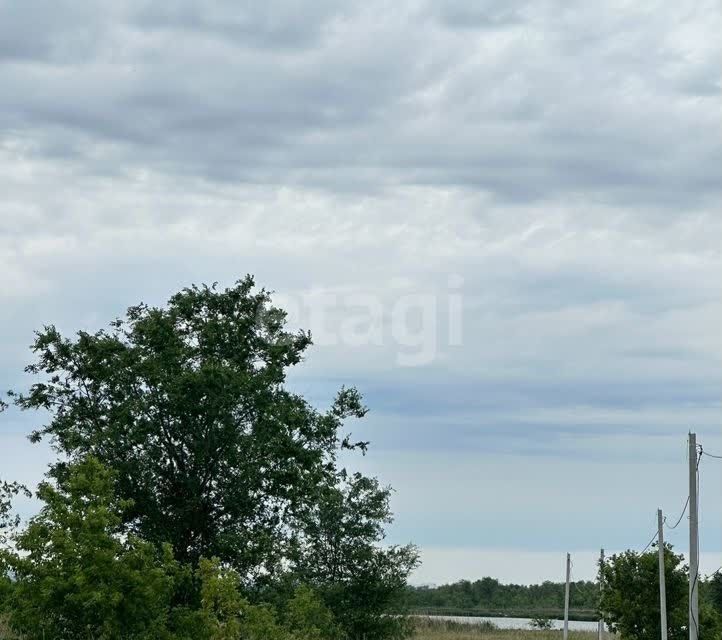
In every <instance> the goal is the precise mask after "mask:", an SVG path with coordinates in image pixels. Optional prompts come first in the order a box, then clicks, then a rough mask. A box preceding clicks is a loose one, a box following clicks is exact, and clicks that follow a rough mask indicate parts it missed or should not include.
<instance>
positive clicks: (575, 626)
mask: <svg viewBox="0 0 722 640" xmlns="http://www.w3.org/2000/svg"><path fill="white" fill-rule="evenodd" d="M425 617H428V618H431V619H432V620H451V621H452V622H460V623H462V624H480V623H481V622H485V621H488V622H492V623H493V624H495V625H496V626H497V627H499V629H531V627H530V626H529V623H530V622H531V618H477V617H473V616H425ZM552 622H553V623H554V628H555V629H562V628H563V627H564V622H563V621H562V620H552ZM569 629H571V630H572V631H596V630H597V623H596V622H584V621H579V620H570V621H569Z"/></svg>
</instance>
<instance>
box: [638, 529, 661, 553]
mask: <svg viewBox="0 0 722 640" xmlns="http://www.w3.org/2000/svg"><path fill="white" fill-rule="evenodd" d="M658 535H659V532H658V531H655V532H654V536H653V537H652V539H651V540H650V541H649V542H648V543H647V546H646V547H644V549H642V550H641V551H640V552H639V555H640V556H641V555H642V554H643V553H644V552H645V551H646V550H647V549H649V547H651V546H652V545H653V544H654V541H655V540H656V539H657V536H658Z"/></svg>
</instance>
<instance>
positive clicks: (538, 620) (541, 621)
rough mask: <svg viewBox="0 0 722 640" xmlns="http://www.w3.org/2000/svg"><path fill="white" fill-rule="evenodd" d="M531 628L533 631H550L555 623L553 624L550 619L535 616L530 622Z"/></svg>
mask: <svg viewBox="0 0 722 640" xmlns="http://www.w3.org/2000/svg"><path fill="white" fill-rule="evenodd" d="M529 626H530V627H532V629H539V630H540V631H549V630H550V629H553V628H554V622H552V621H551V620H550V619H549V618H544V617H542V616H535V617H533V618H532V619H531V621H530V622H529Z"/></svg>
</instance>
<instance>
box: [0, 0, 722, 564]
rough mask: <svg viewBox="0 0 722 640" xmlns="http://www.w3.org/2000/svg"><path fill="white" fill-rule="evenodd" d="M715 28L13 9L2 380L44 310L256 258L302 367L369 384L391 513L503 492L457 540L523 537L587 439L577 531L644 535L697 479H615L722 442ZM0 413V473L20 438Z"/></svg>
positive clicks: (527, 15) (677, 20)
mask: <svg viewBox="0 0 722 640" xmlns="http://www.w3.org/2000/svg"><path fill="white" fill-rule="evenodd" d="M101 9H102V10H101ZM721 22H722V17H721V15H720V12H719V8H718V7H717V5H716V4H714V3H712V2H702V3H684V2H683V3H681V4H679V3H678V4H676V5H674V6H671V5H669V4H668V3H662V2H641V3H640V2H635V3H632V2H626V1H622V0H620V1H619V2H615V3H613V5H602V4H590V3H586V4H584V5H581V4H575V5H571V4H569V3H562V2H557V1H556V0H548V1H546V0H545V1H542V2H528V1H525V0H518V1H516V0H515V1H514V2H504V3H501V2H487V1H484V2H481V3H476V4H475V5H474V6H473V7H471V8H470V7H469V6H467V5H464V4H463V3H458V2H441V3H426V2H422V1H420V0H419V1H408V2H402V3H397V4H395V5H394V6H393V7H392V8H389V7H388V6H387V5H382V4H381V3H375V2H371V3H368V2H367V3H347V4H343V5H341V4H336V3H332V2H320V3H315V4H314V5H313V7H309V6H306V5H301V4H299V3H297V2H280V1H274V2H271V3H266V4H263V5H254V6H253V7H250V6H249V7H246V8H241V7H238V6H237V5H235V4H232V3H228V2H220V1H218V2H211V3H206V4H204V7H203V10H202V11H201V10H200V9H198V7H197V5H196V4H194V3H190V2H172V3H166V4H164V5H163V6H158V5H157V4H151V3H147V2H143V1H140V0H127V1H124V2H118V3H114V4H113V5H112V7H111V6H110V5H109V6H107V7H102V8H101V7H99V5H96V4H93V3H87V4H83V3H52V4H50V3H45V2H40V1H39V0H33V1H32V2H29V3H23V4H18V3H10V2H5V3H2V2H0V59H1V60H2V62H3V64H2V66H1V67H0V81H1V82H2V84H3V87H4V91H3V95H2V97H0V163H1V164H2V166H3V168H4V169H3V172H2V174H1V175H0V192H2V194H3V200H2V204H1V205H0V272H1V273H2V280H1V281H0V285H1V286H0V328H2V332H0V360H1V361H2V362H3V365H4V366H3V367H2V369H0V388H7V387H15V386H22V385H23V384H25V383H26V382H27V378H25V377H24V376H23V374H22V367H23V365H24V364H26V363H27V361H28V359H29V357H30V354H29V352H28V350H27V345H29V344H30V342H31V340H32V331H33V329H36V328H39V327H41V326H42V325H43V324H45V323H49V322H54V323H56V324H58V326H59V327H60V328H61V329H62V330H63V331H65V332H68V333H70V332H72V331H74V330H77V329H79V328H85V329H95V328H99V327H101V326H104V325H105V324H107V322H109V321H110V320H111V319H112V318H114V317H115V316H117V315H119V314H122V313H123V310H124V309H125V308H126V307H127V306H128V305H130V304H134V303H136V302H138V301H139V300H144V301H146V302H150V303H157V304H161V303H163V301H165V300H166V299H167V298H168V297H169V295H171V294H172V293H173V292H174V291H176V290H178V289H179V288H180V287H182V286H185V285H187V284H189V283H191V282H202V281H205V282H213V281H216V280H219V281H221V283H222V284H228V283H230V282H232V281H233V280H235V279H236V278H238V277H241V276H243V275H244V274H245V273H248V272H251V273H254V274H256V276H257V280H258V282H259V284H261V285H264V286H267V287H269V288H271V289H274V290H276V291H277V292H278V300H279V302H280V303H282V304H283V306H285V307H287V308H289V311H291V312H292V313H291V322H292V323H293V324H294V326H302V327H306V328H310V329H311V330H312V331H313V333H314V336H315V338H316V343H317V344H316V346H315V347H314V348H313V349H312V350H311V352H310V353H309V356H308V360H307V361H306V362H305V363H304V365H303V367H301V368H299V370H298V371H296V372H294V373H293V375H292V377H291V384H292V385H293V386H294V388H296V389H298V390H299V391H301V392H302V393H304V394H306V395H308V396H309V398H311V400H312V401H313V402H314V403H315V404H318V405H319V406H323V405H326V404H328V402H329V401H330V398H331V396H332V395H333V392H334V390H335V389H336V388H337V387H338V386H340V385H341V384H358V386H359V387H360V389H361V390H362V391H363V392H365V394H366V398H367V401H368V404H369V405H370V407H371V409H372V412H371V415H370V417H369V418H368V420H367V421H365V422H363V423H360V424H358V425H353V429H354V430H358V431H359V433H360V434H362V435H368V436H369V437H370V438H371V439H372V440H373V441H374V444H375V450H374V451H375V452H374V454H372V456H371V458H372V459H376V458H374V456H378V458H377V459H378V460H379V464H378V466H377V467H374V468H373V470H374V471H375V472H378V473H379V475H381V477H382V478H383V479H384V480H389V481H391V482H392V483H393V484H396V485H398V486H397V488H398V489H399V491H398V494H397V495H398V500H399V501H398V503H397V504H396V511H397V513H398V528H397V529H395V533H394V536H396V537H398V538H399V539H406V537H411V538H416V539H418V540H420V541H421V542H422V543H423V544H424V545H427V546H436V547H444V546H447V547H449V548H454V547H458V546H468V545H472V544H474V542H473V539H472V538H474V536H476V534H475V533H474V532H475V531H477V530H478V529H479V528H484V527H486V529H489V525H488V521H487V520H485V516H484V513H486V511H487V510H488V509H486V507H488V505H489V504H492V505H493V504H495V502H503V503H504V504H505V505H506V506H507V507H508V509H507V511H505V512H504V513H503V514H501V513H499V514H497V519H496V520H495V521H494V522H495V523H496V524H495V525H494V531H495V533H494V534H493V535H491V534H489V535H486V536H481V537H479V536H477V537H476V538H475V539H476V540H477V543H478V544H483V545H484V546H486V547H487V548H492V547H495V546H498V545H500V544H501V543H502V542H505V541H512V540H513V541H515V544H517V546H520V547H521V546H524V545H525V544H526V542H525V541H524V540H523V537H522V533H523V532H524V531H527V530H529V529H530V528H534V527H537V522H536V520H535V517H536V516H534V517H532V512H531V511H529V510H528V508H529V496H526V495H525V493H524V490H525V489H524V488H525V487H531V489H529V491H530V495H532V496H533V498H534V500H536V501H537V502H538V504H539V505H548V504H549V502H550V501H552V502H554V501H555V500H556V498H555V497H554V496H556V495H557V494H558V493H559V492H560V491H561V490H562V487H563V486H565V485H564V482H568V480H567V479H568V477H569V474H577V475H579V474H582V475H583V473H584V468H585V465H586V464H587V463H589V464H594V465H599V476H598V479H599V482H598V483H596V480H595V481H594V482H591V484H584V483H581V484H579V483H577V486H575V487H572V488H571V489H569V491H570V492H571V493H570V499H572V500H573V503H574V505H575V510H576V512H577V513H578V514H581V513H586V514H587V515H588V518H586V519H584V518H581V517H577V518H576V519H574V522H572V524H570V525H569V529H568V531H566V532H565V534H564V536H563V540H564V541H565V542H567V543H568V545H569V547H570V548H587V547H586V546H585V545H587V541H588V540H589V531H590V530H591V529H593V528H594V527H595V526H597V525H598V524H599V522H598V521H597V520H594V518H596V517H597V515H596V514H599V516H598V517H599V518H601V519H603V520H605V521H606V520H608V519H609V518H611V515H612V514H613V513H615V511H614V510H615V501H620V500H621V501H624V504H625V505H626V506H625V511H624V516H623V517H624V521H625V522H626V523H629V528H630V532H629V538H630V540H631V538H632V537H634V536H633V535H632V534H635V535H636V534H639V535H642V537H643V531H644V535H646V528H647V520H648V518H647V515H648V513H647V512H648V511H649V510H650V507H651V509H652V512H653V509H654V508H656V507H655V503H657V502H665V500H668V501H670V502H674V501H676V500H678V498H679V497H680V496H681V495H682V494H683V492H684V489H683V486H682V485H683V484H684V483H683V482H682V483H681V485H680V483H676V482H675V483H670V484H667V485H664V486H665V487H666V488H667V491H668V493H665V494H664V495H661V494H656V493H653V491H652V490H651V489H650V488H649V487H647V486H646V485H645V487H643V488H642V489H639V490H635V491H630V490H629V487H630V486H633V485H634V483H636V482H637V480H638V473H637V470H636V468H635V467H634V465H632V461H635V462H636V463H638V464H643V465H651V466H654V469H655V470H654V474H655V475H654V477H655V478H658V479H659V478H661V479H662V480H664V479H665V478H667V476H668V475H669V470H670V469H672V468H673V466H674V465H675V464H677V462H679V456H678V451H677V447H678V445H679V444H680V443H681V445H683V444H684V438H685V434H686V432H687V430H688V429H689V428H694V429H697V430H698V431H699V433H700V436H701V438H702V439H703V440H704V442H705V444H706V445H708V446H709V447H710V448H712V445H713V444H715V443H718V444H719V438H718V433H717V431H718V421H717V418H716V416H718V415H719V408H720V404H721V403H722V398H721V397H720V392H719V389H720V363H721V362H722V345H720V342H719V335H718V334H719V330H718V327H719V324H720V321H721V320H722V307H721V306H720V303H719V285H718V282H719V276H720V272H721V271H722V252H721V251H720V247H719V237H720V234H722V220H721V219H720V216H719V210H720V206H721V205H722V193H721V191H722V189H721V188H720V182H719V169H718V167H719V166H720V160H721V159H722V158H721V155H722V154H721V153H720V149H721V148H720V144H719V139H718V138H719V136H718V135H715V134H716V133H717V132H719V130H720V124H721V122H720V121H721V118H720V110H719V98H720V72H719V64H718V62H719V54H720V42H719V38H718V33H719V30H720V26H722V25H721V24H720V23H721ZM454 283H456V284H454ZM455 296H460V298H461V305H460V307H458V313H457V307H455V306H454V305H455V304H456V298H455ZM323 300H325V301H326V303H327V304H328V308H327V309H326V310H325V312H324V313H323V314H319V313H316V312H317V311H318V307H319V305H320V301H323ZM369 300H372V301H373V302H374V305H373V306H374V308H378V309H380V312H379V314H378V318H377V320H378V327H377V328H378V335H380V336H381V337H380V339H379V340H376V339H375V338H374V339H373V340H370V339H369V340H367V341H366V342H364V341H363V340H359V339H358V333H359V332H361V333H362V332H363V330H364V328H365V327H366V322H367V320H368V318H365V317H364V309H368V305H366V307H365V306H364V304H366V303H368V301H369ZM364 301H366V303H364ZM422 302H423V304H427V303H429V304H430V306H428V307H424V306H423V305H422ZM326 303H324V304H326ZM404 305H406V306H404ZM429 310H430V311H429ZM424 314H426V315H424ZM457 324H458V327H460V331H461V341H460V343H457V342H456V341H455V340H453V339H452V337H453V333H454V330H455V329H454V328H455V327H457ZM354 332H356V333H354ZM351 333H354V336H355V338H354V339H353V340H349V339H348V336H349V335H350V334H351ZM374 335H375V334H374ZM410 361H414V362H415V363H416V365H417V366H405V365H404V363H407V364H408V362H410ZM8 415H9V414H4V415H3V418H2V420H3V422H4V425H3V427H2V428H3V432H2V433H3V434H5V435H0V439H2V440H1V442H2V447H0V448H1V450H2V454H1V455H2V458H0V468H3V469H9V468H10V467H9V466H8V465H7V464H6V463H5V462H2V460H6V461H7V460H11V461H12V460H17V459H20V456H21V455H22V456H24V455H30V454H28V453H27V452H28V451H33V449H28V448H27V445H23V444H22V443H20V441H19V440H18V436H19V434H21V433H23V432H24V431H26V430H29V429H30V427H31V426H32V423H33V420H34V418H33V417H32V416H17V415H15V414H13V416H12V417H11V418H10V417H8ZM717 449H718V450H722V446H718V447H717ZM431 453H434V454H435V455H436V456H437V462H436V464H437V469H433V464H432V462H430V458H429V457H428V456H430V455H431ZM43 455H45V453H42V455H41V453H40V452H38V454H37V456H38V460H40V459H41V458H42V456H43ZM682 455H683V452H682ZM465 456H470V457H471V459H470V460H469V459H467V458H466V457H465ZM502 459H503V461H504V463H505V466H501V465H500V463H499V460H502ZM43 461H44V458H43ZM585 461H586V462H585ZM43 464H44V462H43ZM577 464H578V465H579V466H576V465H577ZM604 465H610V466H608V467H604ZM614 465H618V466H617V467H614ZM40 467H42V464H41V463H38V466H37V467H33V469H35V471H34V472H33V473H35V474H36V475H38V474H39V468H40ZM475 467H479V468H481V469H485V471H484V472H483V475H482V476H476V475H475V472H474V471H473V469H474V468H475ZM550 468H551V469H552V471H551V472H550V471H548V469H550ZM603 468H606V469H607V471H606V472H602V469H603ZM645 468H651V467H645ZM504 469H506V470H507V471H509V470H510V473H512V475H513V476H514V478H515V480H514V482H512V483H511V484H510V486H508V487H507V486H505V485H503V484H500V483H499V481H498V476H497V475H495V474H497V473H499V474H500V473H502V471H503V470H504ZM595 469H596V467H595ZM12 470H14V468H13V469H12ZM480 473H481V472H480ZM425 474H426V475H425ZM605 474H606V475H605ZM615 474H619V476H618V477H615ZM31 475H32V474H31ZM609 476H612V480H613V481H610V482H607V480H608V479H609ZM427 477H428V478H433V486H428V483H427V482H426V480H425V478H427ZM480 482H483V483H486V484H487V485H488V486H490V487H493V488H494V492H492V493H488V492H484V493H483V494H481V495H483V500H481V501H480V502H478V503H477V502H475V500H476V498H475V494H474V492H475V491H476V487H477V486H478V484H479V483H480ZM651 486H652V485H651V484H650V487H651ZM715 486H719V485H718V484H717V485H715ZM602 489H604V490H605V491H607V492H608V493H607V494H604V495H603V491H602ZM431 490H433V491H437V492H438V495H437V494H434V495H437V500H435V501H431V502H429V501H428V500H426V497H425V496H426V491H431ZM587 490H588V491H591V492H592V495H593V500H590V499H589V498H588V495H589V493H585V491H587ZM663 498H664V500H663ZM470 501H471V503H473V505H474V509H477V510H478V512H479V514H480V515H479V516H478V517H477V516H474V517H473V518H472V517H470V516H468V514H467V511H468V505H469V504H470ZM585 501H588V502H585ZM595 504H596V505H597V508H592V506H593V505H595ZM600 504H601V505H602V506H599V505H600ZM665 504H666V502H665ZM579 505H584V506H583V507H582V506H579ZM422 507H423V508H422ZM587 507H588V510H587ZM495 508H496V507H495ZM535 509H536V507H535ZM442 511H443V513H444V517H445V518H447V520H446V521H445V520H442V519H440V518H441V515H442ZM542 512H543V509H538V510H533V514H537V515H539V514H541V515H543V513H542ZM554 513H555V518H556V519H552V520H549V521H548V523H547V525H545V526H546V527H547V528H546V529H544V535H545V537H544V539H543V540H540V541H538V543H537V544H538V545H541V546H540V547H539V549H537V551H538V550H540V549H544V548H546V549H547V550H548V549H549V548H551V546H554V544H556V543H555V538H554V528H553V527H555V526H557V524H558V522H559V520H560V519H562V518H564V517H566V516H565V514H564V513H563V512H561V511H556V507H555V510H554ZM525 514H526V515H525ZM540 517H541V516H540ZM715 517H716V516H715ZM438 522H446V524H445V525H444V526H438V527H436V525H433V526H432V524H429V523H438ZM545 522H546V521H545ZM711 522H712V524H711V525H708V527H714V526H716V525H715V524H714V523H715V522H716V520H714V519H712V520H711ZM590 523H591V524H590ZM457 526H458V527H459V528H460V529H461V530H463V531H466V532H470V533H468V535H466V534H465V535H463V536H459V535H457V534H456V533H455V529H454V527H457ZM486 529H485V530H486ZM706 531H708V532H711V531H713V529H712V528H708V529H706ZM472 534H473V535H472ZM623 534H624V535H626V532H621V533H619V534H618V535H617V534H616V533H614V531H613V529H612V527H611V526H610V527H608V529H607V538H608V539H612V540H613V541H614V542H615V543H616V544H618V545H624V544H626V540H627V538H625V537H624V535H623ZM637 537H639V536H637ZM718 539H719V536H716V537H715V536H714V535H712V534H711V533H708V534H707V536H706V537H705V539H704V540H703V546H704V545H706V548H710V549H711V548H714V547H715V546H719V545H718V544H717V543H716V542H713V541H714V540H718ZM635 540H636V538H635ZM560 544H561V543H560ZM609 544H610V546H611V542H609ZM629 544H631V542H630V543H629ZM502 546H503V545H502Z"/></svg>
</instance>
